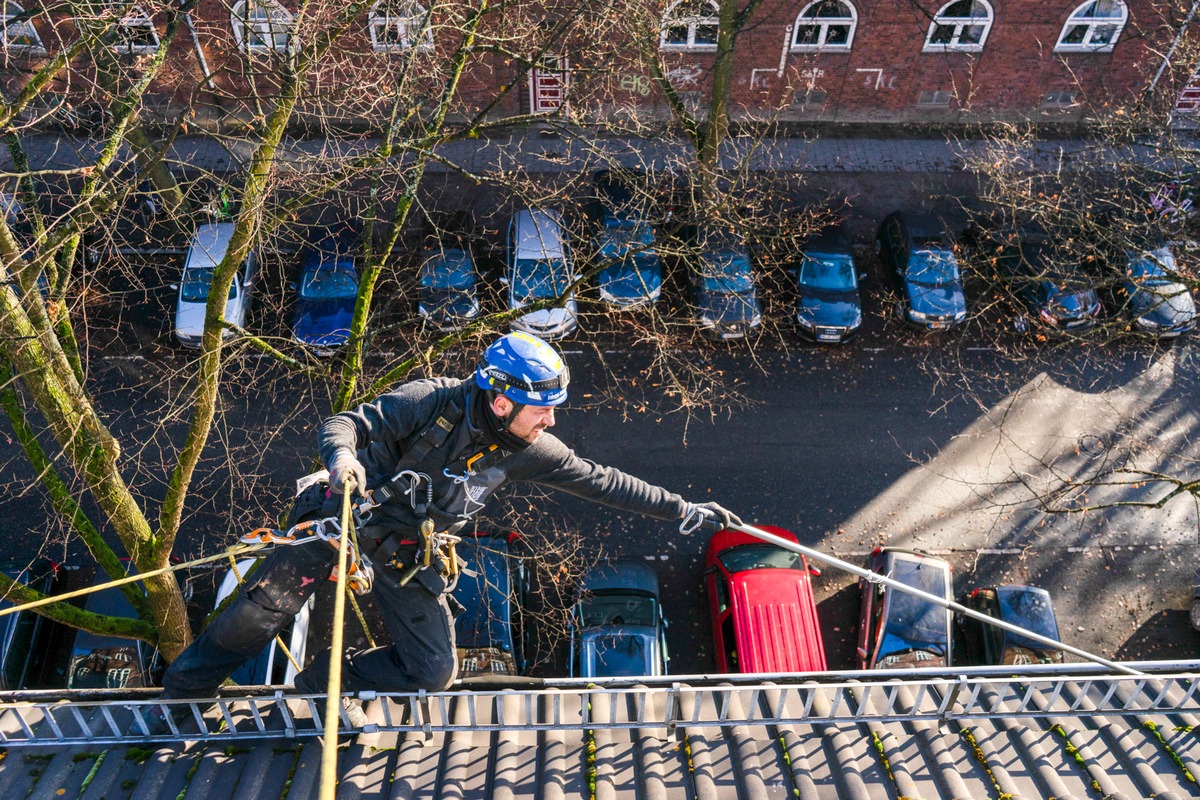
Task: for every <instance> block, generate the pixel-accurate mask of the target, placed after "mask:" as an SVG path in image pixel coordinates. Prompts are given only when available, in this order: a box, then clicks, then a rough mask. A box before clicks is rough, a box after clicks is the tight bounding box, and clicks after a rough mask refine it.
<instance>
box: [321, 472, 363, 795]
mask: <svg viewBox="0 0 1200 800" xmlns="http://www.w3.org/2000/svg"><path fill="white" fill-rule="evenodd" d="M353 488H355V484H354V481H353V480H350V479H347V480H346V481H344V483H343V484H342V535H341V536H339V537H338V574H337V596H336V597H334V600H333V630H332V631H331V634H330V642H329V685H328V687H327V689H326V698H325V737H324V738H325V741H324V742H322V747H321V791H320V795H319V796H320V798H321V800H335V798H336V797H337V730H338V723H339V721H340V719H341V710H342V645H343V642H342V633H343V631H342V625H343V624H344V623H345V619H346V561H347V552H348V551H349V548H350V539H351V537H353V536H354V528H353V527H352V526H353V525H354V519H353V517H351V515H350V491H351V490H352V489H353ZM356 544H357V542H356Z"/></svg>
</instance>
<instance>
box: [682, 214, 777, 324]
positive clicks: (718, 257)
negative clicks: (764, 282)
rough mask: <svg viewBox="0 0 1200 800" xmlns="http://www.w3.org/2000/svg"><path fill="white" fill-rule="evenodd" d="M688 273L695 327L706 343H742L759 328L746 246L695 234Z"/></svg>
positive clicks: (719, 235) (716, 234) (713, 234)
mask: <svg viewBox="0 0 1200 800" xmlns="http://www.w3.org/2000/svg"><path fill="white" fill-rule="evenodd" d="M696 244H697V246H698V248H699V253H698V255H697V257H696V259H695V263H694V265H693V267H692V269H691V277H692V300H693V303H694V305H695V311H694V314H695V319H696V324H697V325H698V326H699V328H700V333H701V335H703V336H704V337H705V338H706V339H713V340H722V339H742V338H744V337H746V336H747V335H748V334H750V333H752V332H754V331H755V330H756V329H757V328H758V327H759V326H760V325H761V324H762V310H761V308H760V306H759V303H758V289H757V287H756V285H755V281H754V273H753V271H752V270H751V269H750V255H749V253H748V252H747V249H746V245H745V243H744V242H742V241H741V240H740V239H739V238H738V237H737V236H736V235H734V234H732V233H726V232H723V231H711V230H710V231H704V230H701V231H700V232H698V233H697V239H696Z"/></svg>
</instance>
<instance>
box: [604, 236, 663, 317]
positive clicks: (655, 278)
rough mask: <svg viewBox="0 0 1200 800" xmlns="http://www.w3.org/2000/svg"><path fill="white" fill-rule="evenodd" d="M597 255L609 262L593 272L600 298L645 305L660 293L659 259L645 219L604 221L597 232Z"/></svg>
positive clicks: (626, 305) (621, 305)
mask: <svg viewBox="0 0 1200 800" xmlns="http://www.w3.org/2000/svg"><path fill="white" fill-rule="evenodd" d="M597 238H598V243H599V250H598V257H599V259H600V261H601V262H612V263H610V264H608V266H606V267H605V268H604V269H602V270H600V273H599V274H598V275H597V276H596V283H597V284H598V285H599V287H600V299H601V300H603V301H604V302H606V303H609V304H610V305H614V306H617V307H619V308H631V307H633V306H640V305H648V304H651V303H654V302H656V301H657V300H658V297H659V295H660V294H661V293H662V272H663V268H662V259H661V258H660V257H659V255H658V253H656V252H655V251H654V231H653V229H651V227H650V225H649V223H646V222H635V223H633V224H631V225H619V226H617V225H612V226H610V225H606V226H605V227H603V228H601V229H600V233H599V234H598V236H597Z"/></svg>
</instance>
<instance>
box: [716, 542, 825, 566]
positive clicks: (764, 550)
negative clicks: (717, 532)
mask: <svg viewBox="0 0 1200 800" xmlns="http://www.w3.org/2000/svg"><path fill="white" fill-rule="evenodd" d="M720 559H721V563H722V564H724V565H725V569H727V570H729V571H730V572H731V573H732V572H743V571H745V570H748V569H804V557H803V556H801V555H799V554H798V553H793V552H791V551H790V550H784V549H783V548H781V547H775V546H774V545H769V544H744V545H741V546H740V547H732V548H730V549H728V550H726V551H725V552H723V553H721V555H720Z"/></svg>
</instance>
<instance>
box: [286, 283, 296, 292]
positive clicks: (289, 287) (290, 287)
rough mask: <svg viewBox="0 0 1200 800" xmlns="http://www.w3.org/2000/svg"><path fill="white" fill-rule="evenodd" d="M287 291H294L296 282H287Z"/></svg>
mask: <svg viewBox="0 0 1200 800" xmlns="http://www.w3.org/2000/svg"><path fill="white" fill-rule="evenodd" d="M288 291H289V292H294V291H296V284H294V283H289V284H288Z"/></svg>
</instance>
